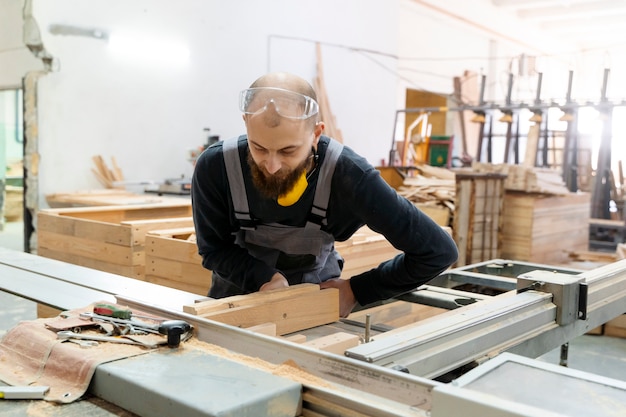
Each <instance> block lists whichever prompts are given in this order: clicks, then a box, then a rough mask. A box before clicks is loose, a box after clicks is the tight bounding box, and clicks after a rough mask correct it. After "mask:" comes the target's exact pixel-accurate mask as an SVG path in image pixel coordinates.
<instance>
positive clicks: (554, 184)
mask: <svg viewBox="0 0 626 417" xmlns="http://www.w3.org/2000/svg"><path fill="white" fill-rule="evenodd" d="M472 169H473V170H474V171H475V172H496V173H500V174H504V175H506V176H507V178H506V181H505V183H504V187H505V188H506V189H507V190H514V191H525V192H527V193H544V194H556V195H563V194H568V193H569V190H568V189H567V187H566V185H565V183H564V182H563V178H562V176H561V174H560V173H559V172H558V171H556V170H553V169H548V168H537V167H526V166H522V165H509V164H487V163H481V162H474V163H473V164H472Z"/></svg>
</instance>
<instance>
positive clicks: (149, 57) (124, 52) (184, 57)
mask: <svg viewBox="0 0 626 417" xmlns="http://www.w3.org/2000/svg"><path fill="white" fill-rule="evenodd" d="M109 49H110V51H111V54H112V55H114V56H115V57H117V58H119V59H123V60H125V61H129V62H134V63H138V64H145V65H159V66H168V67H182V66H185V65H186V64H187V63H188V62H189V56H190V51H189V48H188V47H187V45H185V44H184V43H182V42H175V41H172V40H169V39H163V38H158V37H152V36H146V35H135V34H123V33H112V34H111V35H110V36H109Z"/></svg>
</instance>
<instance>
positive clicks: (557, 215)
mask: <svg viewBox="0 0 626 417" xmlns="http://www.w3.org/2000/svg"><path fill="white" fill-rule="evenodd" d="M472 169H473V170H475V171H479V172H487V173H493V172H498V173H502V174H506V175H507V178H506V180H505V183H504V187H505V189H506V193H505V196H504V207H503V214H504V216H503V222H502V234H501V239H502V245H501V247H502V252H501V256H502V257H504V258H507V259H513V260H518V261H527V262H537V263H544V264H557V265H558V264H566V263H568V262H569V261H570V253H571V252H572V251H576V252H578V251H586V250H587V248H588V246H589V226H588V224H589V215H590V195H589V194H588V193H572V192H570V191H569V190H568V189H567V187H566V186H565V184H564V182H563V180H562V178H561V176H560V174H559V173H558V172H557V171H555V170H551V169H544V168H536V167H526V166H521V165H507V164H499V165H498V164H483V163H474V164H473V165H472Z"/></svg>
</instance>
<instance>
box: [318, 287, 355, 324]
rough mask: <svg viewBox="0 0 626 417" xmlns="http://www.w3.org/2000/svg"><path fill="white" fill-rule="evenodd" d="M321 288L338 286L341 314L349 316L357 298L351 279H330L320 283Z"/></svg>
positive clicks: (341, 315)
mask: <svg viewBox="0 0 626 417" xmlns="http://www.w3.org/2000/svg"><path fill="white" fill-rule="evenodd" d="M320 288H321V289H325V288H337V289H338V290H339V316H340V317H348V315H349V314H350V313H351V312H352V309H353V308H354V306H356V298H355V297H354V293H353V292H352V287H351V286H350V280H349V279H341V278H335V279H329V280H327V281H324V282H322V283H320Z"/></svg>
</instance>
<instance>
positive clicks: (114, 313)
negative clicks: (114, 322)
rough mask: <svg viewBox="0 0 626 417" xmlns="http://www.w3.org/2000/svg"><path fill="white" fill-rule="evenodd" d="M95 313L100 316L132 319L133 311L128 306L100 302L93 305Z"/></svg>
mask: <svg viewBox="0 0 626 417" xmlns="http://www.w3.org/2000/svg"><path fill="white" fill-rule="evenodd" d="M93 313H94V314H97V315H99V316H106V317H113V318H115V319H122V320H130V318H131V317H132V315H133V312H132V311H130V310H129V309H127V308H122V307H118V306H115V305H112V304H104V303H98V304H96V305H95V306H94V307H93Z"/></svg>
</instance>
